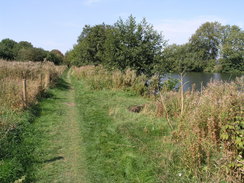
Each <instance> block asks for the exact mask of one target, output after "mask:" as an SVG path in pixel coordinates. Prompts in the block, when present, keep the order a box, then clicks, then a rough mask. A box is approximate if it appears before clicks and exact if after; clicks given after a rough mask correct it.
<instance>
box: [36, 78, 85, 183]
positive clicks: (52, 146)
mask: <svg viewBox="0 0 244 183" xmlns="http://www.w3.org/2000/svg"><path fill="white" fill-rule="evenodd" d="M48 94H49V97H48V98H47V99H45V100H43V101H42V102H40V110H41V111H40V117H39V118H37V119H36V120H35V128H36V129H38V131H39V134H37V136H36V137H35V138H38V139H39V143H38V145H37V147H38V148H36V151H35V156H36V157H37V158H38V162H37V163H36V164H35V172H34V174H35V175H34V178H35V182H43V183H46V182H65V183H68V182H72V183H73V182H85V168H84V167H85V163H84V161H83V156H82V155H83V153H82V148H83V146H82V141H81V139H82V138H81V136H80V130H79V124H78V122H77V119H76V109H75V105H74V103H73V102H74V101H73V99H74V98H73V91H72V88H71V87H70V85H69V83H67V82H66V81H64V80H62V79H61V80H60V82H59V83H58V85H57V87H55V88H54V89H51V90H49V93H48Z"/></svg>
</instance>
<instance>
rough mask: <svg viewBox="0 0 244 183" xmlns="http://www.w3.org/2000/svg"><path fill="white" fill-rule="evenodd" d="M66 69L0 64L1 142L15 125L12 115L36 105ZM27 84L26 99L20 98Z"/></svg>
mask: <svg viewBox="0 0 244 183" xmlns="http://www.w3.org/2000/svg"><path fill="white" fill-rule="evenodd" d="M65 68H66V67H65V66H55V65H54V64H53V63H51V62H45V63H40V62H9V61H4V60H0V139H1V138H2V135H6V134H7V132H8V131H10V130H11V129H14V128H15V127H16V125H17V123H18V121H15V120H14V119H12V117H11V116H13V115H12V113H14V112H19V111H21V110H23V109H24V108H26V107H28V106H30V105H32V104H35V103H36V102H37V97H38V96H39V95H40V94H41V93H42V92H44V91H45V90H46V89H48V87H50V86H51V85H52V84H53V83H54V81H55V80H56V79H57V78H58V77H59V76H60V75H61V74H62V73H63V71H64V70H65ZM23 80H26V93H25V94H26V98H27V100H25V99H24V95H23Z"/></svg>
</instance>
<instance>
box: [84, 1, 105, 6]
mask: <svg viewBox="0 0 244 183" xmlns="http://www.w3.org/2000/svg"><path fill="white" fill-rule="evenodd" d="M100 1H101V0H85V1H84V4H85V5H88V6H89V5H92V4H94V3H98V2H100Z"/></svg>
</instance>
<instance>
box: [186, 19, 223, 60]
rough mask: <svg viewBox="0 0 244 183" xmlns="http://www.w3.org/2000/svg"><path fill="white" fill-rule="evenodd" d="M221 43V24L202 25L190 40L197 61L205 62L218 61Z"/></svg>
mask: <svg viewBox="0 0 244 183" xmlns="http://www.w3.org/2000/svg"><path fill="white" fill-rule="evenodd" d="M220 41H221V24H220V23H218V22H206V23H204V24H202V25H201V26H200V27H199V28H198V29H197V31H196V32H195V34H193V35H192V37H191V38H190V41H189V44H190V51H191V52H193V53H194V54H195V59H198V61H205V63H204V64H207V61H209V60H216V59H217V57H218V55H219V44H220Z"/></svg>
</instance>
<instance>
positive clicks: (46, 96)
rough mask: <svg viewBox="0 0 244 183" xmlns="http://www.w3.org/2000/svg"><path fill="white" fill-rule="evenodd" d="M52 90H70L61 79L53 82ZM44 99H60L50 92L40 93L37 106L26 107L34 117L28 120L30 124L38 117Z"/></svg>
mask: <svg viewBox="0 0 244 183" xmlns="http://www.w3.org/2000/svg"><path fill="white" fill-rule="evenodd" d="M52 88H53V89H54V88H56V89H58V90H62V91H65V90H70V89H71V86H70V84H69V83H68V82H66V81H65V80H64V79H63V78H58V79H57V80H56V81H55V85H54V86H53V87H52ZM46 99H60V98H58V97H56V96H55V95H54V94H53V92H52V91H50V90H48V91H45V92H43V93H41V94H40V95H39V96H38V101H39V102H38V103H37V104H33V105H31V106H29V107H28V110H29V111H30V112H31V114H33V116H34V118H33V119H31V120H30V122H33V121H34V120H35V119H36V117H40V115H41V111H42V108H41V107H40V102H41V101H43V100H46Z"/></svg>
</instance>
